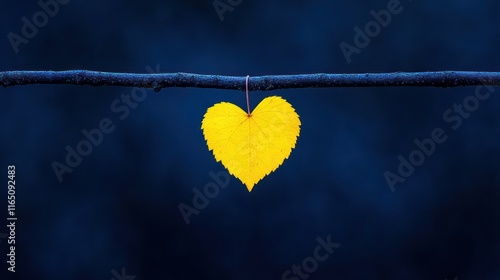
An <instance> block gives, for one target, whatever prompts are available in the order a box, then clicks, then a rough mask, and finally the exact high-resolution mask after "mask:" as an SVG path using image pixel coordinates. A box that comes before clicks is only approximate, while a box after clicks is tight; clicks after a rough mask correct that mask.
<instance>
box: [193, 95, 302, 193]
mask: <svg viewBox="0 0 500 280" xmlns="http://www.w3.org/2000/svg"><path fill="white" fill-rule="evenodd" d="M201 128H202V130H203V135H204V136H205V140H206V141H207V145H208V149H209V150H211V151H213V153H214V156H215V159H216V160H217V161H220V162H222V164H223V165H224V166H225V167H226V168H227V170H228V171H229V173H231V174H232V175H234V176H235V177H236V178H238V179H240V180H241V182H242V183H243V184H245V185H246V187H247V188H248V191H252V188H253V187H254V185H255V184H257V182H259V181H260V180H261V179H262V178H264V177H265V176H266V175H268V174H269V173H271V172H273V171H274V170H276V168H278V167H279V166H280V165H281V164H282V163H283V161H284V160H285V159H287V158H288V156H289V155H290V153H291V152H292V149H293V148H295V143H296V141H297V137H298V136H299V133H300V120H299V115H297V113H296V112H295V109H294V108H293V107H292V105H290V103H288V102H286V100H285V99H283V98H281V97H279V96H270V97H267V98H265V99H264V100H262V101H261V102H260V103H259V105H257V107H256V108H255V110H254V111H253V112H252V113H251V114H250V115H249V114H248V113H247V112H245V111H243V110H242V109H241V108H240V107H238V106H236V105H234V104H232V103H228V102H221V103H218V104H215V105H214V106H212V107H210V108H208V110H207V113H206V114H205V116H204V118H203V121H202V124H201Z"/></svg>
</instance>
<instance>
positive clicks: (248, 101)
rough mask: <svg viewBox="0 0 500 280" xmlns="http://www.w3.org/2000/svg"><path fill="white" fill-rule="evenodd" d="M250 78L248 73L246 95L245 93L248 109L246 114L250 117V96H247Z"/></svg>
mask: <svg viewBox="0 0 500 280" xmlns="http://www.w3.org/2000/svg"><path fill="white" fill-rule="evenodd" d="M249 78H250V76H249V75H247V77H246V79H245V80H246V83H245V84H246V85H245V86H246V95H247V110H248V116H249V117H250V116H251V115H252V114H250V98H249V97H248V79H249Z"/></svg>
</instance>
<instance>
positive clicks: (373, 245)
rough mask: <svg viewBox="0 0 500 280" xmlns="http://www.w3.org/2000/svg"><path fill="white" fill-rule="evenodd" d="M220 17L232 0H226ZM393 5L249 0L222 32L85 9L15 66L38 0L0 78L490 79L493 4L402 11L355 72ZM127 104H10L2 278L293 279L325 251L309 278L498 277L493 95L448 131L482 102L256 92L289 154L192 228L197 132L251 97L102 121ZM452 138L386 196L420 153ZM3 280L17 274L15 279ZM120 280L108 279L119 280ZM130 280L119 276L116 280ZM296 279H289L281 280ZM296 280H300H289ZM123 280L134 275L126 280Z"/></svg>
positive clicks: (176, 7) (201, 175) (384, 94)
mask: <svg viewBox="0 0 500 280" xmlns="http://www.w3.org/2000/svg"><path fill="white" fill-rule="evenodd" d="M223 2H225V1H223ZM387 3H388V1H387V0H384V1H352V2H346V1H301V2H299V3H295V2H291V1H262V2H258V3H257V2H251V1H245V0H244V1H243V2H242V3H241V4H240V5H238V6H236V7H235V8H234V10H233V11H232V12H226V13H225V14H224V21H221V20H220V19H219V17H218V15H217V13H216V11H215V9H214V7H213V5H212V2H211V1H210V0H204V1H195V0H190V1H180V0H179V1H147V2H141V1H79V0H71V1H70V2H69V3H68V4H66V5H61V6H60V7H59V8H60V10H59V12H58V13H57V14H56V15H55V16H54V17H51V18H50V19H49V22H48V23H47V24H46V25H45V26H43V27H42V28H40V29H39V30H38V33H37V34H36V36H35V37H34V38H32V39H29V42H28V43H27V44H22V45H20V46H19V52H18V53H17V54H16V53H15V52H14V50H13V47H12V46H11V44H10V43H9V40H8V38H7V34H8V33H9V32H14V33H16V34H21V28H22V25H23V22H22V21H21V18H22V17H23V16H25V17H27V18H28V19H32V16H33V14H34V13H36V12H37V11H40V10H41V8H40V6H39V5H38V4H37V2H36V1H34V0H32V1H16V2H13V1H9V2H8V3H7V2H3V3H2V4H1V5H0V7H1V9H0V35H2V36H3V37H0V38H3V39H0V53H1V54H2V61H1V64H0V68H1V70H66V69H89V70H102V71H117V72H139V73H146V72H147V70H146V67H147V66H150V67H152V68H153V69H155V68H156V66H157V65H159V69H160V70H161V72H178V71H179V72H194V73H207V74H208V73H209V74H227V75H241V76H243V75H247V74H248V75H251V76H252V75H253V76H255V75H264V74H293V73H316V72H326V73H363V72H394V71H432V70H483V71H498V70H499V66H500V63H499V60H498V49H499V48H500V28H499V27H500V26H499V24H500V18H499V17H498V11H499V8H500V4H499V3H498V1H493V0H489V1H472V0H469V1H412V2H410V1H402V2H401V6H402V7H403V11H402V12H401V13H400V14H397V15H393V17H392V19H391V22H390V24H389V25H388V26H387V27H385V28H382V30H381V31H380V34H379V35H378V36H376V37H374V38H372V40H371V42H370V43H369V45H368V46H367V47H366V48H363V49H362V50H361V53H359V54H354V55H353V56H352V57H351V58H352V62H351V63H347V62H346V59H345V58H344V55H343V54H342V51H341V50H340V48H339V44H340V43H341V42H346V43H349V44H353V38H354V35H355V32H354V30H353V28H354V27H355V26H358V27H360V28H362V29H363V28H364V26H365V25H366V24H367V23H368V22H369V21H371V20H372V19H373V18H372V16H371V15H370V11H371V10H375V11H379V10H381V9H386V6H387ZM131 91H132V88H121V87H96V88H94V87H89V86H84V87H81V86H70V85H32V86H17V87H9V88H0V118H1V122H0V128H1V140H0V143H1V146H0V156H1V158H0V174H1V176H0V178H2V179H1V180H0V182H1V183H0V184H1V185H3V186H4V187H2V188H1V189H2V190H4V191H2V193H3V194H0V201H1V203H0V206H1V207H2V208H4V209H5V210H4V209H2V210H1V211H0V213H2V216H1V217H0V218H1V221H2V222H1V223H0V224H1V225H2V226H1V227H0V233H5V232H6V228H5V225H4V224H6V221H5V217H6V207H7V203H6V200H7V188H6V185H7V177H6V176H7V175H6V173H7V165H11V164H15V165H16V170H17V173H16V183H17V189H16V191H17V193H16V203H17V216H18V219H19V220H18V222H17V228H16V234H17V240H16V241H17V247H16V248H17V249H16V255H17V263H16V264H17V265H16V270H17V272H16V274H15V275H14V277H13V275H12V274H11V273H7V264H6V262H5V261H6V255H5V254H7V243H6V240H5V239H3V240H1V241H2V242H1V243H0V253H1V255H0V263H1V264H0V268H1V270H0V275H5V276H6V277H4V276H0V278H1V279H16V277H17V279H21V278H22V279H112V278H114V274H113V273H112V271H118V272H120V271H121V269H122V268H123V267H124V268H125V270H126V274H127V275H133V276H136V278H135V279H136V280H152V279H282V275H283V273H284V272H285V271H286V270H288V269H290V268H291V266H292V265H294V264H297V265H301V264H302V261H303V260H304V259H305V258H307V257H309V256H312V255H313V251H314V249H315V247H316V246H317V242H316V238H317V237H321V238H323V239H326V238H327V236H329V235H330V236H331V240H332V242H336V243H340V244H341V246H340V247H339V248H337V249H335V251H334V252H333V254H331V255H330V257H329V258H328V259H327V260H326V261H323V262H319V265H318V268H317V270H316V271H314V272H313V273H311V274H310V275H309V278H308V279H409V280H410V279H439V280H443V279H445V278H447V279H454V277H458V279H460V280H464V279H500V268H499V263H500V241H499V236H500V207H499V201H500V191H499V184H500V175H499V172H498V171H499V170H498V166H499V164H500V152H499V151H500V146H499V144H498V136H499V134H500V123H499V117H500V113H499V111H498V108H499V107H500V97H499V92H498V89H497V88H496V91H497V92H494V93H492V94H491V97H490V98H488V99H487V100H484V101H481V103H480V105H479V107H478V108H477V110H475V111H474V112H472V113H471V115H470V117H469V118H467V119H463V123H462V125H461V126H460V127H459V128H458V129H456V130H453V129H451V124H450V123H446V122H445V121H444V120H443V113H444V112H445V111H446V110H448V109H450V108H452V106H453V104H455V103H457V104H460V103H462V102H463V101H464V99H465V98H467V96H469V95H473V94H474V91H475V87H464V88H357V89H355V88H351V89H342V88H339V89H335V88H331V89H297V90H281V91H274V92H251V93H250V96H251V105H252V107H255V106H256V105H257V104H258V102H259V101H260V100H262V99H263V98H264V97H266V96H269V95H279V96H283V97H284V98H285V99H287V100H288V101H289V102H290V103H291V104H292V105H293V106H294V107H295V108H296V111H297V112H298V114H299V115H300V118H301V121H302V127H301V134H300V137H299V138H298V141H297V146H296V149H295V150H293V151H292V154H291V156H290V158H289V159H288V160H286V161H285V162H284V164H283V165H282V166H281V167H280V168H278V169H277V170H276V171H275V172H274V173H272V174H271V175H269V176H267V177H266V178H264V179H263V180H262V181H261V182H259V183H258V184H257V185H256V187H255V188H254V190H253V191H252V192H251V193H248V191H247V190H246V188H245V186H244V185H242V184H241V182H240V181H239V180H238V179H236V178H234V177H231V178H230V182H229V184H228V186H227V187H226V188H223V189H220V194H219V195H218V196H217V197H215V198H213V199H210V200H209V204H208V206H207V207H206V208H205V209H203V210H201V211H200V213H199V215H193V216H191V217H190V218H191V219H190V221H191V223H190V224H189V225H186V223H185V221H184V219H183V217H182V215H181V214H180V212H179V209H178V206H179V204H180V203H185V204H188V205H192V199H193V196H194V193H193V189H194V188H196V189H198V190H203V187H204V186H205V185H206V184H207V183H210V182H212V181H213V179H212V178H211V177H210V176H209V173H210V172H215V173H217V172H220V171H223V170H224V168H223V166H222V165H221V164H220V163H217V162H216V161H215V159H214V157H213V156H212V154H211V152H209V151H208V149H207V146H206V144H205V141H204V138H203V135H202V131H201V129H200V126H201V119H202V117H203V114H204V113H205V111H206V109H207V108H208V107H210V106H212V105H213V104H215V103H218V102H221V101H229V102H233V103H235V104H237V105H239V106H241V107H243V108H244V106H245V98H244V93H242V92H238V91H228V90H211V89H193V88H171V89H163V90H161V92H159V93H155V92H153V91H151V90H148V95H147V98H146V99H145V100H144V101H142V102H140V103H139V104H138V106H137V108H135V109H131V110H130V114H129V115H128V117H126V118H124V119H123V120H121V119H119V116H120V114H116V113H114V112H113V111H112V109H111V104H112V103H113V101H114V100H120V95H122V94H130V93H131ZM103 118H109V119H111V120H112V121H113V125H114V126H115V130H114V131H113V132H112V133H110V134H106V135H104V139H103V141H102V143H101V144H100V145H98V146H96V147H93V150H92V152H91V154H90V155H88V156H86V157H84V158H83V160H82V162H81V164H80V165H79V166H77V167H76V168H74V170H73V172H72V173H66V174H64V176H63V182H59V181H58V179H57V177H56V175H55V173H54V171H53V169H52V167H51V164H52V163H53V162H54V161H58V162H60V163H64V161H65V159H64V158H65V156H66V150H65V147H66V146H67V145H69V146H71V147H73V148H75V147H76V145H77V143H78V142H79V141H81V140H83V139H85V138H84V136H83V134H82V130H83V129H86V130H91V129H94V128H97V127H98V125H99V122H100V121H101V120H102V119H103ZM435 128H442V129H443V130H444V131H445V132H446V134H447V136H448V139H447V140H446V141H445V142H444V143H442V144H439V145H438V146H437V147H436V150H435V152H434V153H433V154H432V155H431V156H429V157H427V158H426V159H425V162H424V163H423V164H422V165H421V166H419V167H417V168H416V169H415V171H414V173H413V174H412V175H411V176H410V177H408V178H407V179H406V180H405V182H404V183H399V184H397V185H396V186H395V191H394V192H392V191H391V189H390V188H389V186H388V184H387V182H386V180H385V178H384V176H383V173H384V172H385V171H391V172H397V166H398V164H399V161H398V159H397V158H398V156H399V155H402V156H403V157H405V158H408V155H409V153H410V152H411V151H413V150H414V149H415V148H416V146H415V144H414V140H415V139H420V140H421V139H423V138H427V137H430V134H431V131H432V130H433V129H435ZM7 277H10V278H7ZM115 279H116V278H115ZM124 279H125V278H124ZM290 279H292V278H290ZM297 279H299V278H297ZM117 280H120V279H117ZM129 280H131V279H129Z"/></svg>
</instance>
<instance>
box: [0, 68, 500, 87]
mask: <svg viewBox="0 0 500 280" xmlns="http://www.w3.org/2000/svg"><path fill="white" fill-rule="evenodd" d="M245 78H246V76H222V75H202V74H191V73H160V74H137V73H113V72H98V71H89V70H68V71H4V72H0V85H2V86H4V87H8V86H17V85H32V84H71V85H91V86H128V87H143V88H152V89H154V90H155V91H159V90H160V89H162V88H167V87H197V88H214V89H233V90H245ZM472 85H496V86H499V85H500V72H474V71H440V72H395V73H363V74H323V73H318V74H298V75H270V76H254V77H252V76H250V80H249V84H248V88H249V90H253V91H255V90H262V91H268V90H277V89H288V88H312V87H318V88H319V87H390V86H398V87H400V86H405V87H407V86H411V87H429V86H431V87H458V86H472Z"/></svg>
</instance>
